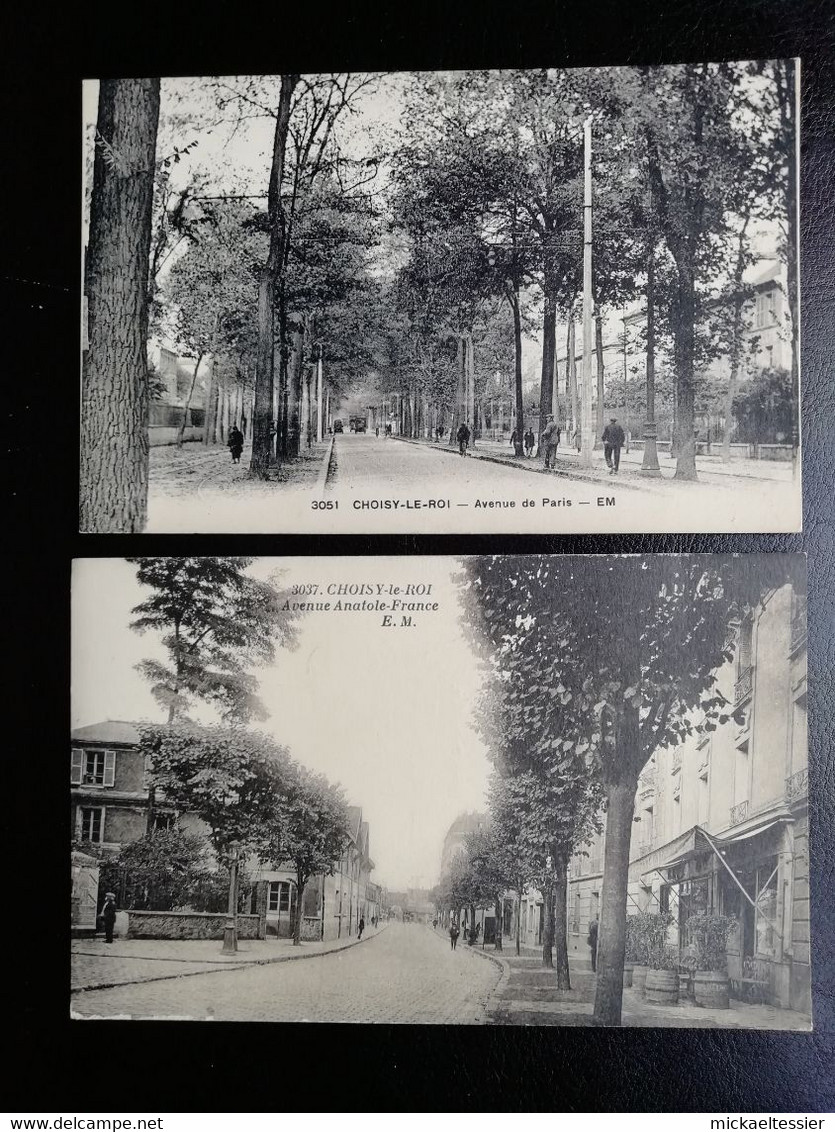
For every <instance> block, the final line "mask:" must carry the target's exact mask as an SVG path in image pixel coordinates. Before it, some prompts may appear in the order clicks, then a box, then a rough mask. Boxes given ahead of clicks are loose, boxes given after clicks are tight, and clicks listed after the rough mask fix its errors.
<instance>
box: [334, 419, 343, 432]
mask: <svg viewBox="0 0 835 1132" xmlns="http://www.w3.org/2000/svg"><path fill="white" fill-rule="evenodd" d="M333 431H334V432H342V431H343V428H342V421H340V420H336V421H334V422H333Z"/></svg>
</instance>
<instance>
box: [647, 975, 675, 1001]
mask: <svg viewBox="0 0 835 1132" xmlns="http://www.w3.org/2000/svg"><path fill="white" fill-rule="evenodd" d="M646 999H647V1002H654V1003H656V1004H658V1005H662V1006H671V1005H674V1004H675V1003H676V1002H678V971H657V970H649V971H648V972H647V981H646Z"/></svg>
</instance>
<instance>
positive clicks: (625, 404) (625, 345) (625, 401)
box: [621, 311, 629, 452]
mask: <svg viewBox="0 0 835 1132" xmlns="http://www.w3.org/2000/svg"><path fill="white" fill-rule="evenodd" d="M621 322H622V323H623V408H624V412H625V413H626V421H625V422H624V423H625V424H626V451H627V452H628V451H629V385H628V382H629V370H628V366H627V363H628V361H629V335H628V334H627V331H626V311H624V312H623V317H622V319H621Z"/></svg>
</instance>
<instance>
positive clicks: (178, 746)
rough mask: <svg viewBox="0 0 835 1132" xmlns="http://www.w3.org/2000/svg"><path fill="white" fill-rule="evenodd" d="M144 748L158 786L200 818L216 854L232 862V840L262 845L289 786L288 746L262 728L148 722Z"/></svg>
mask: <svg viewBox="0 0 835 1132" xmlns="http://www.w3.org/2000/svg"><path fill="white" fill-rule="evenodd" d="M139 737H140V739H139V750H140V752H141V753H142V754H144V755H146V756H147V757H148V758H149V760H150V765H151V768H152V770H151V777H152V781H153V784H154V788H155V790H157V791H160V792H162V793H164V795H165V799H166V802H168V803H169V804H170V805H172V806H175V807H176V808H177V809H178V810H183V811H185V812H187V813H190V814H193V815H195V816H196V817H198V818H200V820H201V821H203V822H204V823H205V824H206V826H207V827H208V831H209V839H210V841H211V845H212V848H213V849H214V852H215V855H216V856H217V859H218V860H219V861H220V862H221V863H223V864H228V862H229V858H230V850H231V848H232V845H233V843H237V844H238V846H239V847H240V849H241V851H242V854H243V855H244V856H246V854H247V853H248V852H252V851H253V850H255V849H257V848H258V847H259V845H260V843H261V839H262V837H263V830H264V827H265V824H266V823H267V821H268V820H269V818H270V817H271V815H272V813H273V810H274V807H275V803H276V797H277V796H278V795H280V793H281V792H282V791H285V790H286V789H287V783H288V781H289V779H290V778H291V764H290V758H289V755H288V754H287V751H286V750H285V749H284V748H283V747H279V746H278V745H277V744H276V743H275V742H274V741H273V740H272V739H270V738H269V737H268V736H266V735H262V734H260V733H258V732H249V731H245V730H244V729H242V728H239V727H236V728H234V729H229V728H222V727H198V726H196V725H195V724H187V723H183V722H177V723H176V724H168V725H163V724H149V723H144V724H142V725H141V726H140V728H139Z"/></svg>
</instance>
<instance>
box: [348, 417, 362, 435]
mask: <svg viewBox="0 0 835 1132" xmlns="http://www.w3.org/2000/svg"><path fill="white" fill-rule="evenodd" d="M365 429H366V420H365V417H351V432H365Z"/></svg>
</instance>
